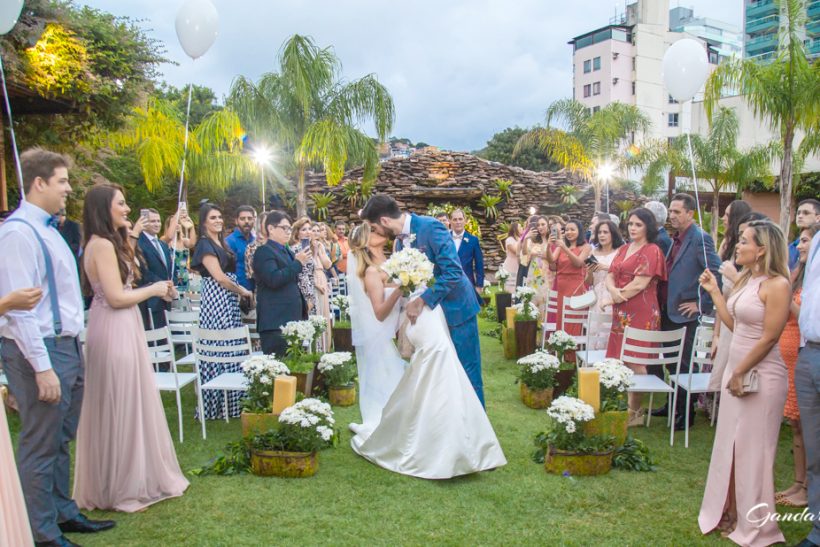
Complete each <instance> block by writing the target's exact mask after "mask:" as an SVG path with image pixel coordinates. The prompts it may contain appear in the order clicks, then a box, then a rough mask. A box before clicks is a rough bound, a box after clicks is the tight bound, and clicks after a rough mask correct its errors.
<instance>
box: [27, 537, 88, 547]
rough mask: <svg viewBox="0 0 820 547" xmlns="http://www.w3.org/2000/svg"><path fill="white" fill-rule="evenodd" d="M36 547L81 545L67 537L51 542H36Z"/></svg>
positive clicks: (77, 546) (72, 546)
mask: <svg viewBox="0 0 820 547" xmlns="http://www.w3.org/2000/svg"><path fill="white" fill-rule="evenodd" d="M34 545H36V546H37V547H80V545H79V544H77V543H74V542H72V541H71V540H70V539H68V538H67V537H65V536H60V537H58V538H57V539H54V540H51V541H36V542H34Z"/></svg>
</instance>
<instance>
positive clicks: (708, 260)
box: [653, 194, 721, 429]
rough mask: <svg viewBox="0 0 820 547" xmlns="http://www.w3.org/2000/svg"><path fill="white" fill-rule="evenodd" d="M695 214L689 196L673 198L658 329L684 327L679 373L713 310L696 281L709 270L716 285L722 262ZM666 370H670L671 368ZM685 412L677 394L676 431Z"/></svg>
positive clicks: (685, 367)
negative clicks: (704, 318) (703, 319)
mask: <svg viewBox="0 0 820 547" xmlns="http://www.w3.org/2000/svg"><path fill="white" fill-rule="evenodd" d="M695 211H697V203H696V202H695V198H693V197H692V196H690V195H689V194H675V195H674V196H672V201H671V202H670V203H669V223H670V224H671V225H672V228H673V229H674V230H675V231H676V234H675V237H674V238H673V240H672V247H670V249H669V252H667V253H666V270H667V281H666V283H662V284H661V286H660V298H659V303H660V305H661V328H662V329H663V330H665V331H670V330H677V329H680V328H681V327H686V337H685V339H684V345H683V355H682V357H681V365H680V370H681V372H689V362H690V358H691V355H692V344H693V342H694V339H695V330H696V329H697V328H698V324H699V321H700V318H701V317H702V316H704V315H708V314H710V313H711V312H712V309H713V306H714V305H713V303H712V299H711V298H710V297H709V294H708V293H707V292H706V291H704V290H702V289H701V287H700V284H699V283H698V277H699V276H700V274H701V273H703V270H705V269H706V268H709V270H710V271H711V272H712V273H713V274H714V275H715V278H717V280H718V283H720V281H721V278H720V274H719V273H718V269H719V268H720V262H721V261H720V257H719V256H718V255H717V253H716V252H715V242H714V241H713V240H712V236H710V235H709V234H707V233H705V232H704V231H703V230H701V229H700V227H699V226H698V225H697V224H696V223H695ZM704 247H705V249H706V252H705V256H704ZM667 367H668V368H669V369H671V368H672V367H671V365H667ZM670 373H671V374H674V373H675V371H674V370H670ZM694 404H695V399H694V398H692V400H691V403H690V408H689V409H688V415H689V421H690V424H691V422H692V420H693V419H694ZM686 410H687V409H686V394H685V393H682V392H681V391H680V390H679V392H678V404H677V408H676V412H675V415H676V418H675V428H676V429H683V428H684V426H685V423H684V419H685V415H686ZM653 415H659V416H665V415H666V414H665V412H664V409H660V410H658V411H655V412H654V413H653Z"/></svg>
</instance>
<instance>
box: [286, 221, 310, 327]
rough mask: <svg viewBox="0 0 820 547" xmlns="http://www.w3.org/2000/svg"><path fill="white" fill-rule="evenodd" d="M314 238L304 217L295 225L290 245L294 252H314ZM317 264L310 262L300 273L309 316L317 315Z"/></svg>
mask: <svg viewBox="0 0 820 547" xmlns="http://www.w3.org/2000/svg"><path fill="white" fill-rule="evenodd" d="M312 237H313V230H312V225H311V223H310V219H309V218H308V217H302V218H300V219H299V220H297V221H296V222H294V223H293V230H292V231H291V233H290V241H289V242H288V245H289V246H290V249H291V250H292V251H293V252H299V251H301V250H304V249H310V250H311V252H312V251H313V246H312V244H311V238H312ZM315 270H316V262H315V260H310V261H309V262H308V263H307V264H305V265H304V266H303V267H302V271H301V272H300V273H299V283H298V284H299V290H300V291H302V298H304V299H305V302H306V303H307V311H308V315H312V314H315V313H316V309H317V303H316V272H315Z"/></svg>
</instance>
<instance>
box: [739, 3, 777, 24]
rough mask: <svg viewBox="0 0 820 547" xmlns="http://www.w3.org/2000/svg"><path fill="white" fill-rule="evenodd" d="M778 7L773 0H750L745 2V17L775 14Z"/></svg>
mask: <svg viewBox="0 0 820 547" xmlns="http://www.w3.org/2000/svg"><path fill="white" fill-rule="evenodd" d="M777 13H778V7H777V4H775V2H774V0H751V1H750V2H747V4H746V18H747V19H757V18H759V17H764V16H766V15H777Z"/></svg>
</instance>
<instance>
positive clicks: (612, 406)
mask: <svg viewBox="0 0 820 547" xmlns="http://www.w3.org/2000/svg"><path fill="white" fill-rule="evenodd" d="M592 366H593V367H594V368H595V370H597V371H598V373H599V374H600V378H601V412H607V411H617V410H626V392H627V390H628V389H629V386H630V385H631V384H632V376H633V374H634V372H632V369H630V368H629V367H627V366H626V365H624V363H623V361H621V360H620V359H613V358H607V359H604V360H603V361H600V362H598V363H595V364H593V365H592Z"/></svg>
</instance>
